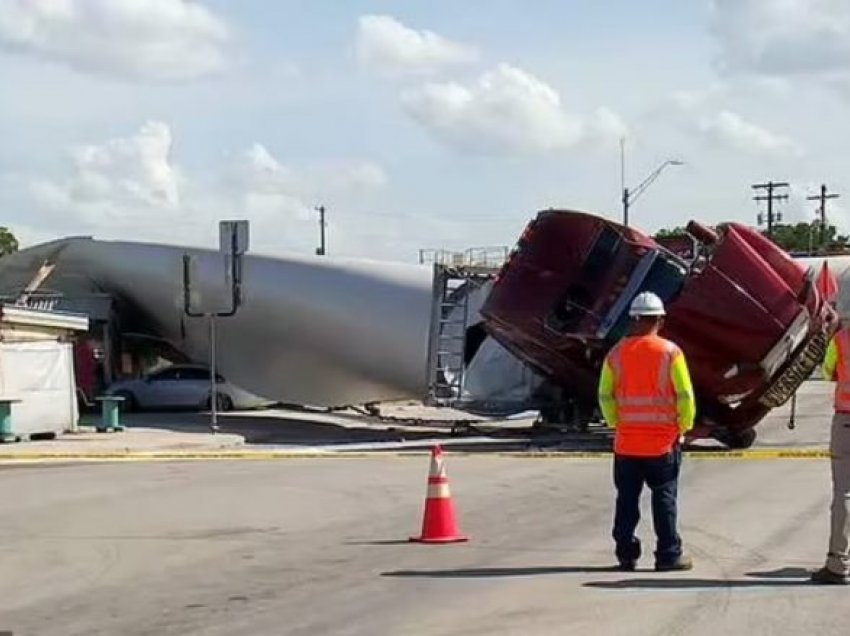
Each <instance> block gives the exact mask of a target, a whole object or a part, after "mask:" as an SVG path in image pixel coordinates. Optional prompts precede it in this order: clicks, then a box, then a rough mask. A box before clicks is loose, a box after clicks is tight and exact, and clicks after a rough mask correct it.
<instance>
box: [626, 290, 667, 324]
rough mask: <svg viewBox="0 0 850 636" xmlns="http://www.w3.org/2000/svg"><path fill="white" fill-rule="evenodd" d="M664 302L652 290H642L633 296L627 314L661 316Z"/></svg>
mask: <svg viewBox="0 0 850 636" xmlns="http://www.w3.org/2000/svg"><path fill="white" fill-rule="evenodd" d="M664 313H665V312H664V303H663V302H661V299H660V298H659V297H658V296H656V295H655V294H653V293H652V292H642V293H640V294H638V295H637V296H635V299H634V300H633V301H632V306H631V308H630V309H629V316H631V317H632V318H635V317H637V316H663V315H664Z"/></svg>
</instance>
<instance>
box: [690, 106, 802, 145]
mask: <svg viewBox="0 0 850 636" xmlns="http://www.w3.org/2000/svg"><path fill="white" fill-rule="evenodd" d="M698 127H699V130H700V132H702V133H703V134H704V135H706V136H707V137H708V138H709V139H710V140H712V141H715V142H718V143H721V144H723V145H725V146H728V147H730V148H734V149H737V150H740V151H742V152H747V153H751V154H771V153H775V154H782V155H796V154H800V152H801V150H800V148H799V147H798V146H797V145H796V144H795V143H794V142H793V141H792V140H791V139H790V138H788V137H785V136H784V135H779V134H776V133H773V132H771V131H769V130H767V129H765V128H762V127H761V126H758V125H756V124H753V123H752V122H749V121H747V120H745V119H744V118H742V117H741V116H740V115H738V114H736V113H733V112H730V111H728V110H722V111H720V112H719V113H717V114H715V115H711V116H707V117H703V118H702V119H700V121H699V123H698Z"/></svg>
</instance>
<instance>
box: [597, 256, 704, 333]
mask: <svg viewBox="0 0 850 636" xmlns="http://www.w3.org/2000/svg"><path fill="white" fill-rule="evenodd" d="M686 275H687V272H686V271H685V269H684V268H683V267H682V265H680V264H679V263H676V262H674V261H672V260H668V259H667V258H666V257H665V256H664V255H663V253H661V252H659V253H658V254H657V257H656V258H655V260H654V261H653V263H652V266H651V267H650V268H649V271H647V273H646V276H645V277H644V279H643V281H641V282H640V283H639V285H638V286H637V291H636V292H635V294H634V295H633V296H632V295H630V296H631V297H630V298H628V299H625V300H626V302H623V303H619V304H618V308H621V311H620V313H619V315H618V316H616V317H615V318H614V326H613V327H612V328H611V329H610V330H609V331H608V333H607V334H606V336H605V340H606V341H608V342H610V343H611V344H614V343H616V342H617V341H618V340H620V339H621V338H622V337H623V336H625V335H626V332H627V331H628V329H629V322H630V319H629V311H628V308H629V303H630V302H631V299H632V297H634V296H636V295H637V294H639V293H640V292H644V291H651V292H653V293H655V294H657V295H658V297H659V298H661V300H663V301H664V304H665V305H668V304H670V303H671V302H672V301H673V300H674V299H675V298H676V296H678V294H679V292H680V291H681V289H682V286H683V285H684V284H685V278H686Z"/></svg>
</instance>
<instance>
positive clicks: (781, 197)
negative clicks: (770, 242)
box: [753, 181, 790, 238]
mask: <svg viewBox="0 0 850 636" xmlns="http://www.w3.org/2000/svg"><path fill="white" fill-rule="evenodd" d="M789 185H790V184H788V183H785V182H784V181H783V182H776V181H768V182H767V183H757V184H755V185H753V190H767V194H766V195H757V196H755V197H753V201H767V236H768V237H769V238H773V221H774V218H775V219H776V221H781V220H782V214H781V213H776V214H774V212H773V202H774V201H787V200H788V195H787V194H776V193H774V190H775V189H777V188H787V187H789ZM757 219H758V224H759V225H762V224H763V223H764V218H763V216H762V214H761V212H759V214H758V217H757Z"/></svg>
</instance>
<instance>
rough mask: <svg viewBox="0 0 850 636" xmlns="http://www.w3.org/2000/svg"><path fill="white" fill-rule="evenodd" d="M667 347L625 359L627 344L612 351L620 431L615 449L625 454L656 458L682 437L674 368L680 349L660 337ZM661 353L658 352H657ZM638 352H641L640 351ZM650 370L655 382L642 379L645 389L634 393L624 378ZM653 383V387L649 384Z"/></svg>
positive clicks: (666, 451) (610, 359) (615, 399)
mask: <svg viewBox="0 0 850 636" xmlns="http://www.w3.org/2000/svg"><path fill="white" fill-rule="evenodd" d="M657 341H658V342H657V344H659V345H660V346H661V347H663V348H656V349H655V350H654V351H650V352H646V351H642V352H641V354H640V355H639V356H638V357H637V359H635V360H631V359H630V360H625V361H624V359H623V349H624V347H623V346H622V344H623V343H620V345H618V346H617V347H616V348H615V350H614V351H613V352H612V353H611V356H610V358H609V364H610V366H611V370H612V371H613V374H614V401H615V402H616V405H617V430H616V436H615V441H614V451H615V453H617V454H621V455H634V456H648V457H654V456H659V455H664V454H666V453H668V452H670V450H671V449H672V447H673V445H674V444H675V442H676V440H677V439H678V436H679V413H678V408H677V406H678V400H679V397H680V396H679V395H677V393H676V390H675V387H674V386H673V381H672V379H671V370H672V367H673V362H674V361H675V359H676V356H677V355H678V354H679V350H678V348H676V347H675V346H674V345H672V344H671V343H668V342H666V341H663V340H661V339H660V338H658V339H657ZM654 354H658V355H654ZM636 355H637V354H636ZM638 373H639V374H643V373H649V374H652V375H654V376H655V377H654V382H651V383H646V382H641V383H639V384H640V385H643V387H644V388H643V389H641V390H642V391H650V392H649V393H630V392H629V389H628V388H627V385H629V383H628V382H625V381H624V378H625V377H626V375H627V374H638ZM647 384H649V386H647Z"/></svg>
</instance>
